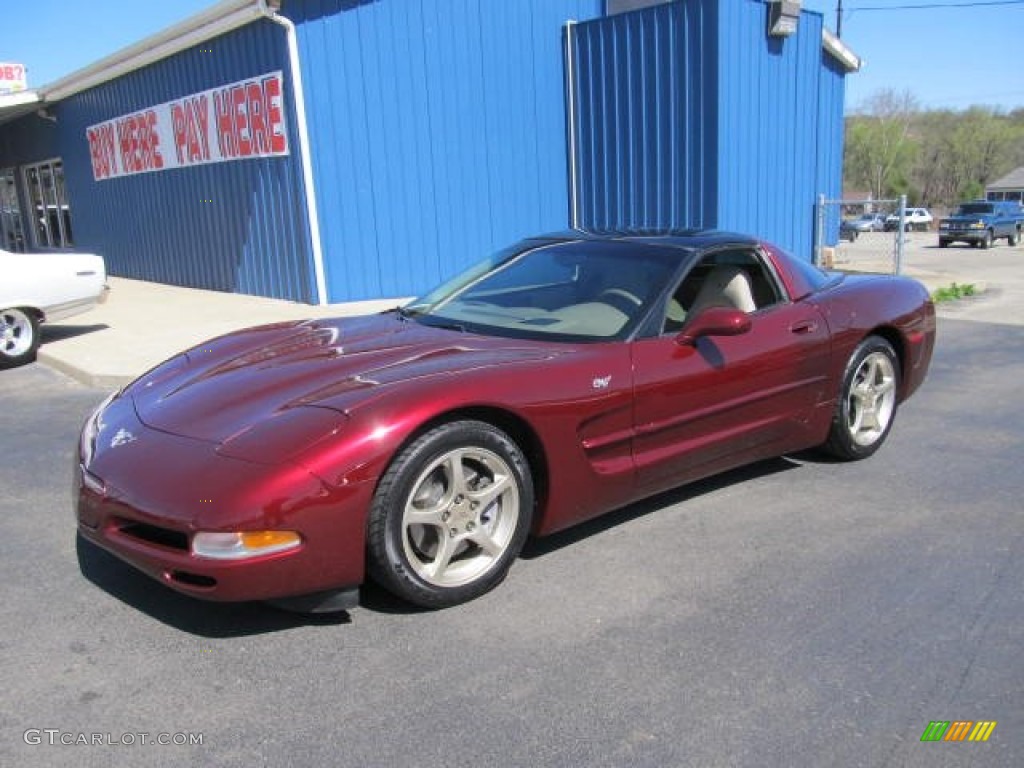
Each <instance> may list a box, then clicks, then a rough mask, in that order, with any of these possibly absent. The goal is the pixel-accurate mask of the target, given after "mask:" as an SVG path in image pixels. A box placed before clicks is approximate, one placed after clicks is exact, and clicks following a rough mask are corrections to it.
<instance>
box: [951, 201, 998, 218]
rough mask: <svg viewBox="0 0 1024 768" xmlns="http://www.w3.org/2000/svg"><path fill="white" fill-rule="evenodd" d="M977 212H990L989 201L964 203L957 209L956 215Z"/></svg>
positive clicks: (969, 214)
mask: <svg viewBox="0 0 1024 768" xmlns="http://www.w3.org/2000/svg"><path fill="white" fill-rule="evenodd" d="M979 213H992V204H991V203H964V204H963V205H961V206H960V209H959V210H958V211H957V215H958V216H976V215H977V214H979Z"/></svg>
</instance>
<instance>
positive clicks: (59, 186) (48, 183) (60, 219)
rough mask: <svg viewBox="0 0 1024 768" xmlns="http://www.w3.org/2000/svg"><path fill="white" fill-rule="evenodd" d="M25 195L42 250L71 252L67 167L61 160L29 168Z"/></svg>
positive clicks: (27, 167) (28, 166) (36, 238)
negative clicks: (66, 184) (65, 184)
mask: <svg viewBox="0 0 1024 768" xmlns="http://www.w3.org/2000/svg"><path fill="white" fill-rule="evenodd" d="M24 174H25V191H26V193H27V197H28V202H29V206H30V209H31V210H32V212H33V216H32V230H33V231H32V237H33V239H34V240H35V244H36V245H37V246H38V247H40V248H70V247H71V246H72V245H74V239H73V238H72V236H71V207H70V206H69V205H68V199H67V193H66V192H65V189H64V163H62V162H61V161H60V160H47V161H46V162H42V163H36V164H35V165H27V166H25V169H24Z"/></svg>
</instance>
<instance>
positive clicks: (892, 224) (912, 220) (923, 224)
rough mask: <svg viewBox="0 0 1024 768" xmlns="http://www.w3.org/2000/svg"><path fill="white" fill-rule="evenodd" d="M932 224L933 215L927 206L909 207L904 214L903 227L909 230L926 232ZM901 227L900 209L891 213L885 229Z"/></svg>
mask: <svg viewBox="0 0 1024 768" xmlns="http://www.w3.org/2000/svg"><path fill="white" fill-rule="evenodd" d="M931 224H932V215H931V214H930V213H929V212H928V209H927V208H907V209H906V210H905V212H904V216H903V229H904V230H906V231H907V232H909V231H910V230H912V229H913V230H916V231H918V232H925V231H927V230H928V228H929V227H930V226H931ZM899 228H900V214H899V211H897V212H896V213H893V214H890V215H889V216H888V217H887V218H886V220H885V231H886V232H894V231H896V230H897V229H899Z"/></svg>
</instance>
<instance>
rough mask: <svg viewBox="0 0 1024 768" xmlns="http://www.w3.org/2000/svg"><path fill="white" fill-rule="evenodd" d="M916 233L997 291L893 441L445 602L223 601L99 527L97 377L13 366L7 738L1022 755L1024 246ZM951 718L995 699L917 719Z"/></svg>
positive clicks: (628, 528)
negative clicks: (187, 590)
mask: <svg viewBox="0 0 1024 768" xmlns="http://www.w3.org/2000/svg"><path fill="white" fill-rule="evenodd" d="M859 242H860V241H858V243H859ZM908 258H914V259H917V258H920V259H922V260H925V261H923V262H922V264H921V265H920V266H919V267H918V268H920V269H926V268H929V269H936V270H937V269H939V267H941V268H942V270H945V271H943V272H942V274H943V275H959V274H960V272H958V271H955V270H956V269H959V268H960V267H961V266H963V263H962V262H963V261H964V260H971V261H968V262H967V264H966V266H967V267H969V268H973V272H972V271H971V269H968V270H966V271H965V274H968V275H969V274H974V275H977V277H976V278H973V279H976V280H977V281H978V282H981V281H982V280H983V279H984V281H985V282H986V288H987V290H986V292H985V294H984V295H982V296H981V297H979V298H977V299H971V300H967V301H965V302H962V303H959V304H958V305H956V306H949V307H943V309H942V310H941V317H940V327H939V334H940V336H939V343H938V346H937V349H936V357H935V361H934V364H933V369H932V373H931V376H930V378H929V380H928V381H927V382H926V384H925V386H924V388H923V389H922V390H921V391H920V392H919V393H918V394H917V395H915V397H914V398H912V399H911V400H910V401H908V402H907V403H906V404H905V406H904V407H902V408H901V410H900V412H899V414H898V416H897V422H896V426H895V429H894V432H893V434H892V436H891V438H890V441H889V442H888V443H887V445H886V446H885V447H884V448H883V449H882V451H881V453H879V454H878V455H877V456H876V457H874V458H873V459H870V460H868V461H865V462H860V463H856V464H840V463H833V462H829V461H824V460H822V459H820V458H818V457H817V456H814V455H810V454H809V455H799V456H793V457H787V458H783V459H778V460H774V461H769V462H763V463H761V464H758V465H756V466H754V467H751V468H747V469H744V470H741V471H737V472H732V473H729V474H727V475H724V476H721V477H718V478H714V479H711V480H709V481H705V482H701V483H697V484H694V485H691V486H689V487H687V488H684V489H680V490H678V491H675V492H672V493H669V494H666V495H663V496H660V497H657V498H655V499H652V500H649V501H647V502H644V503H642V504H639V505H634V506H633V507H629V508H627V509H625V510H622V511H620V512H617V513H613V514H611V515H609V516H606V517H605V518H603V519H601V520H599V521H596V522H594V523H592V524H589V525H585V526H582V527H581V528H578V529H575V530H572V531H569V532H566V533H565V534H561V535H559V536H556V537H553V538H551V539H547V540H542V541H535V542H532V543H530V544H529V546H528V548H527V551H526V552H525V554H524V556H523V557H522V558H521V559H520V561H519V562H518V563H517V564H516V565H515V566H514V568H513V569H512V572H511V575H510V577H509V579H508V580H507V582H506V583H505V584H503V585H502V586H501V587H500V588H499V589H498V590H497V591H495V592H494V593H492V594H490V595H488V596H486V597H485V598H483V599H480V600H477V601H475V602H473V603H470V604H467V605H464V606H460V607H458V608H455V609H451V610H446V611H441V612H433V613H432V612H416V611H410V610H408V609H407V608H406V607H405V606H403V605H401V604H399V603H397V602H395V601H394V600H392V599H390V598H389V597H388V596H387V595H385V594H383V593H381V592H380V591H378V590H375V589H369V590H367V592H366V594H365V595H364V599H363V604H362V605H361V606H360V607H359V608H357V609H355V610H353V611H352V612H351V613H350V614H341V615H337V616H332V617H319V618H309V617H301V616H295V615H291V614H287V613H283V612H280V611H277V610H274V609H271V608H267V607H264V606H260V605H238V606H217V605H209V604H205V603H200V602H196V601H193V600H190V599H188V598H185V597H181V596H179V595H176V594H174V593H171V592H169V591H167V590H165V589H164V588H162V587H161V586H160V585H158V584H156V583H155V582H150V581H149V580H148V579H146V578H145V577H142V576H140V575H138V574H136V573H135V572H133V571H131V570H130V569H128V568H126V567H124V566H122V565H121V564H120V563H119V562H117V561H116V560H114V559H113V558H111V557H109V556H107V555H105V554H104V553H102V552H99V551H97V550H95V549H93V548H92V547H90V546H88V545H83V544H80V543H78V542H77V541H76V537H75V533H74V522H73V519H72V515H71V509H70V501H69V497H68V485H69V480H70V460H71V451H72V446H73V444H74V442H75V437H76V434H77V431H78V429H79V426H80V424H81V422H82V420H83V419H84V417H85V415H86V414H87V413H88V411H89V410H90V409H91V408H92V406H93V405H95V403H97V402H98V401H99V400H100V399H101V398H102V397H103V395H104V394H105V391H104V390H103V389H100V388H91V387H87V386H83V385H82V384H80V383H78V382H76V381H74V380H72V379H70V378H67V377H65V376H63V375H61V374H60V373H57V372H55V371H53V370H51V369H49V368H47V367H46V366H43V365H35V366H29V367H26V368H21V369H17V370H13V371H5V372H4V373H3V384H4V401H5V402H4V408H3V409H0V449H2V455H3V456H4V461H3V462H0V487H3V488H4V493H3V494H2V495H0V541H2V542H3V544H2V546H3V550H2V554H3V556H2V558H0V577H2V579H3V581H4V583H5V585H6V590H5V597H6V599H5V600H4V602H3V605H2V607H0V614H2V621H3V627H4V633H3V639H2V643H3V650H4V653H3V656H2V664H3V676H4V681H5V696H4V697H3V700H2V703H0V723H2V724H3V728H2V729H0V765H42V766H48V765H69V766H70V765H74V766H82V767H83V768H90V767H91V766H108V765H110V764H111V763H115V764H130V765H138V766H148V765H156V766H162V765H180V764H202V765H213V766H221V765H222V766H241V765H254V764H255V765H296V766H304V765H334V766H376V765H417V766H441V765H445V766H447V765H452V764H473V765H496V766H578V765H593V766H625V765H630V766H691V765H692V766H758V767H761V766H824V765H827V766H881V765H890V766H897V765H898V766H962V765H972V766H1010V765H1021V764H1024V700H1022V698H1021V694H1020V692H1021V690H1022V684H1024V661H1022V659H1021V655H1020V648H1021V646H1022V643H1024V593H1022V592H1021V589H1020V585H1021V584H1022V583H1024V528H1022V527H1021V523H1020V498H1021V495H1022V492H1024V480H1022V478H1021V474H1020V470H1019V461H1020V457H1021V456H1022V455H1024V440H1022V438H1021V434H1022V428H1024V415H1022V411H1021V409H1020V407H1019V395H1018V390H1019V382H1020V381H1021V380H1022V377H1024V333H1022V329H1021V325H1024V309H1022V307H1024V303H1021V302H1020V301H1019V296H1020V294H1019V293H1018V291H1019V290H1020V288H1021V285H1022V284H1024V280H1022V279H1021V278H1022V274H1021V273H1022V272H1024V264H1022V263H1021V261H1020V260H1024V249H1021V248H1014V249H1010V248H1006V247H1005V246H1001V247H997V248H995V249H993V250H992V251H989V252H979V251H971V250H968V249H964V251H963V252H962V253H960V252H958V249H950V250H948V251H943V252H940V251H939V250H938V249H937V248H934V249H932V250H929V249H928V247H927V245H926V244H925V243H924V242H923V240H922V243H921V249H920V254H919V255H917V256H913V255H909V256H908ZM927 259H932V261H926V260H927ZM940 259H942V260H945V259H949V260H950V262H949V264H948V266H943V264H944V263H945V262H943V264H940V263H939V260H940ZM1014 259H1017V261H1014ZM1004 274H1005V275H1007V276H1008V277H1006V278H1004V277H1003V275H1004ZM994 318H995V319H994ZM934 720H972V721H974V720H989V721H996V722H997V726H996V728H995V729H994V731H993V733H992V736H991V737H990V739H989V741H988V742H986V743H983V744H976V743H922V742H921V740H920V739H921V736H922V733H923V732H924V730H925V728H926V727H927V726H928V724H929V722H931V721H934ZM161 735H164V736H166V737H167V738H165V739H164V740H166V741H170V742H171V743H170V744H167V745H159V744H153V743H152V742H153V741H155V740H157V739H159V737H160V736H161ZM83 738H84V740H85V741H86V742H97V743H84V744H83V743H81V742H82V740H83ZM197 739H198V740H199V741H201V743H195V741H196V740H197ZM64 741H71V742H74V743H72V744H64V743H62V742H64ZM181 741H184V742H185V743H177V742H181ZM189 741H191V742H192V743H191V744H189V743H188V742H189ZM143 742H145V743H143Z"/></svg>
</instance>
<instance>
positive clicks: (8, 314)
mask: <svg viewBox="0 0 1024 768" xmlns="http://www.w3.org/2000/svg"><path fill="white" fill-rule="evenodd" d="M38 349H39V319H38V318H37V317H36V316H35V314H33V313H32V312H29V311H26V310H24V309H0V368H13V367H14V366H16V365H24V364H25V363H31V362H32V361H33V360H35V359H36V350H38Z"/></svg>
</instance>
